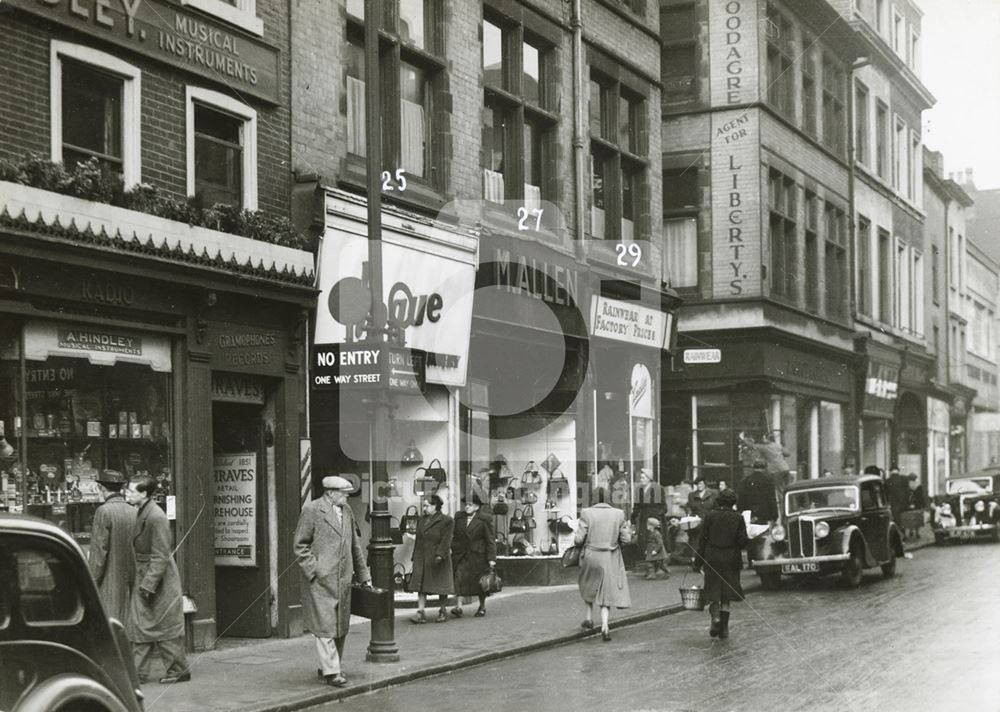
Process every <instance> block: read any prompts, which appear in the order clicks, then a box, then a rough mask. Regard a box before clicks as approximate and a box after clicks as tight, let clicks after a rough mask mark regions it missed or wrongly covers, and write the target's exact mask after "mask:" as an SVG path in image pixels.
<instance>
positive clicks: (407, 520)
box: [399, 504, 420, 541]
mask: <svg viewBox="0 0 1000 712" xmlns="http://www.w3.org/2000/svg"><path fill="white" fill-rule="evenodd" d="M411 509H412V510H413V514H410V510H411ZM419 521H420V515H418V514H417V505H415V504H411V505H410V506H409V507H407V508H406V512H404V513H403V516H402V517H400V518H399V529H400V541H402V533H403V532H405V533H407V534H416V533H417V522H419Z"/></svg>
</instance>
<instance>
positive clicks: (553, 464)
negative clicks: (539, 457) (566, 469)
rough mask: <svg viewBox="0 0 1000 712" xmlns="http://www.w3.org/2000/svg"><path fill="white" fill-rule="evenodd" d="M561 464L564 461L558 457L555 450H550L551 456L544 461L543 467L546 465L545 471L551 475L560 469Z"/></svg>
mask: <svg viewBox="0 0 1000 712" xmlns="http://www.w3.org/2000/svg"><path fill="white" fill-rule="evenodd" d="M561 464H562V462H561V461H560V460H559V458H558V457H556V454H555V453H554V452H550V453H549V456H548V457H546V458H545V460H544V461H543V462H542V467H544V468H545V471H546V472H548V473H549V474H550V475H551V474H553V473H554V472H555V471H556V470H557V469H559V465H561Z"/></svg>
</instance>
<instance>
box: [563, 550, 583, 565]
mask: <svg viewBox="0 0 1000 712" xmlns="http://www.w3.org/2000/svg"><path fill="white" fill-rule="evenodd" d="M561 563H562V565H563V568H567V569H568V568H569V567H571V566H579V565H580V547H578V546H571V547H570V548H568V549H566V551H564V552H563V554H562V562H561Z"/></svg>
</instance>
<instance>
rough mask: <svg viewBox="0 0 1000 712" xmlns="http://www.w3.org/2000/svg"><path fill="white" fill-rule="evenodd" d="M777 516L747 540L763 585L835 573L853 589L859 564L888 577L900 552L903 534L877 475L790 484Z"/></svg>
mask: <svg viewBox="0 0 1000 712" xmlns="http://www.w3.org/2000/svg"><path fill="white" fill-rule="evenodd" d="M782 510H783V512H782V516H781V521H780V522H778V523H775V524H774V525H772V526H771V527H770V530H769V531H767V532H766V533H765V534H762V535H761V536H758V537H755V538H753V539H751V541H750V546H749V547H748V549H747V552H748V556H749V558H750V563H751V565H752V566H753V568H754V569H755V570H756V571H757V575H758V576H759V577H760V580H761V583H762V584H763V585H764V587H765V588H775V587H777V585H778V584H779V582H780V581H781V577H782V575H802V574H812V575H824V574H833V573H839V574H841V576H842V577H843V580H844V582H845V583H846V584H847V585H848V586H850V587H852V588H855V587H857V586H858V585H860V583H861V575H862V572H863V571H864V569H868V568H873V567H876V566H879V567H881V568H882V573H883V574H884V575H885V576H887V577H889V576H893V575H895V573H896V558H897V557H900V556H902V555H903V536H902V532H900V530H899V528H898V527H897V526H896V524H895V523H894V522H893V521H892V513H891V511H890V510H889V504H888V501H887V499H886V496H885V491H884V485H883V482H882V480H881V479H880V478H879V477H875V476H871V475H866V476H862V477H825V478H822V479H818V480H803V481H800V482H795V483H792V484H791V485H789V486H788V488H787V489H786V490H785V493H784V502H783V507H782Z"/></svg>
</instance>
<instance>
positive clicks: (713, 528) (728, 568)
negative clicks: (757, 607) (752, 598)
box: [697, 489, 749, 638]
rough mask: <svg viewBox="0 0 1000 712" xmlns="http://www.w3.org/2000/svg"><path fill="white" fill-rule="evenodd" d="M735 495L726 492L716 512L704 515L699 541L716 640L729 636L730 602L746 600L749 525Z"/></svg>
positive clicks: (710, 633)
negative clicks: (743, 577)
mask: <svg viewBox="0 0 1000 712" xmlns="http://www.w3.org/2000/svg"><path fill="white" fill-rule="evenodd" d="M735 505H736V493H734V492H733V491H732V490H728V489H727V490H723V491H722V492H720V493H719V496H718V497H717V498H716V501H715V509H713V510H712V511H710V512H708V513H707V514H706V515H705V518H704V520H703V521H702V524H701V538H700V539H699V541H698V559H697V564H698V566H699V567H704V571H705V598H706V600H708V602H709V606H708V611H709V613H710V614H711V616H712V625H711V627H710V628H709V629H708V634H709V635H710V636H711V637H713V638H715V637H719V638H728V637H729V603H730V601H739V600H742V598H743V589H742V588H741V587H740V569H741V568H742V566H743V555H742V552H741V550H742V549H743V548H744V547H745V546H746V545H747V542H748V541H749V538H748V537H747V525H746V522H744V521H743V517H742V516H740V515H739V513H737V512H736V511H735V510H734V509H733V507H734V506H735Z"/></svg>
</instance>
